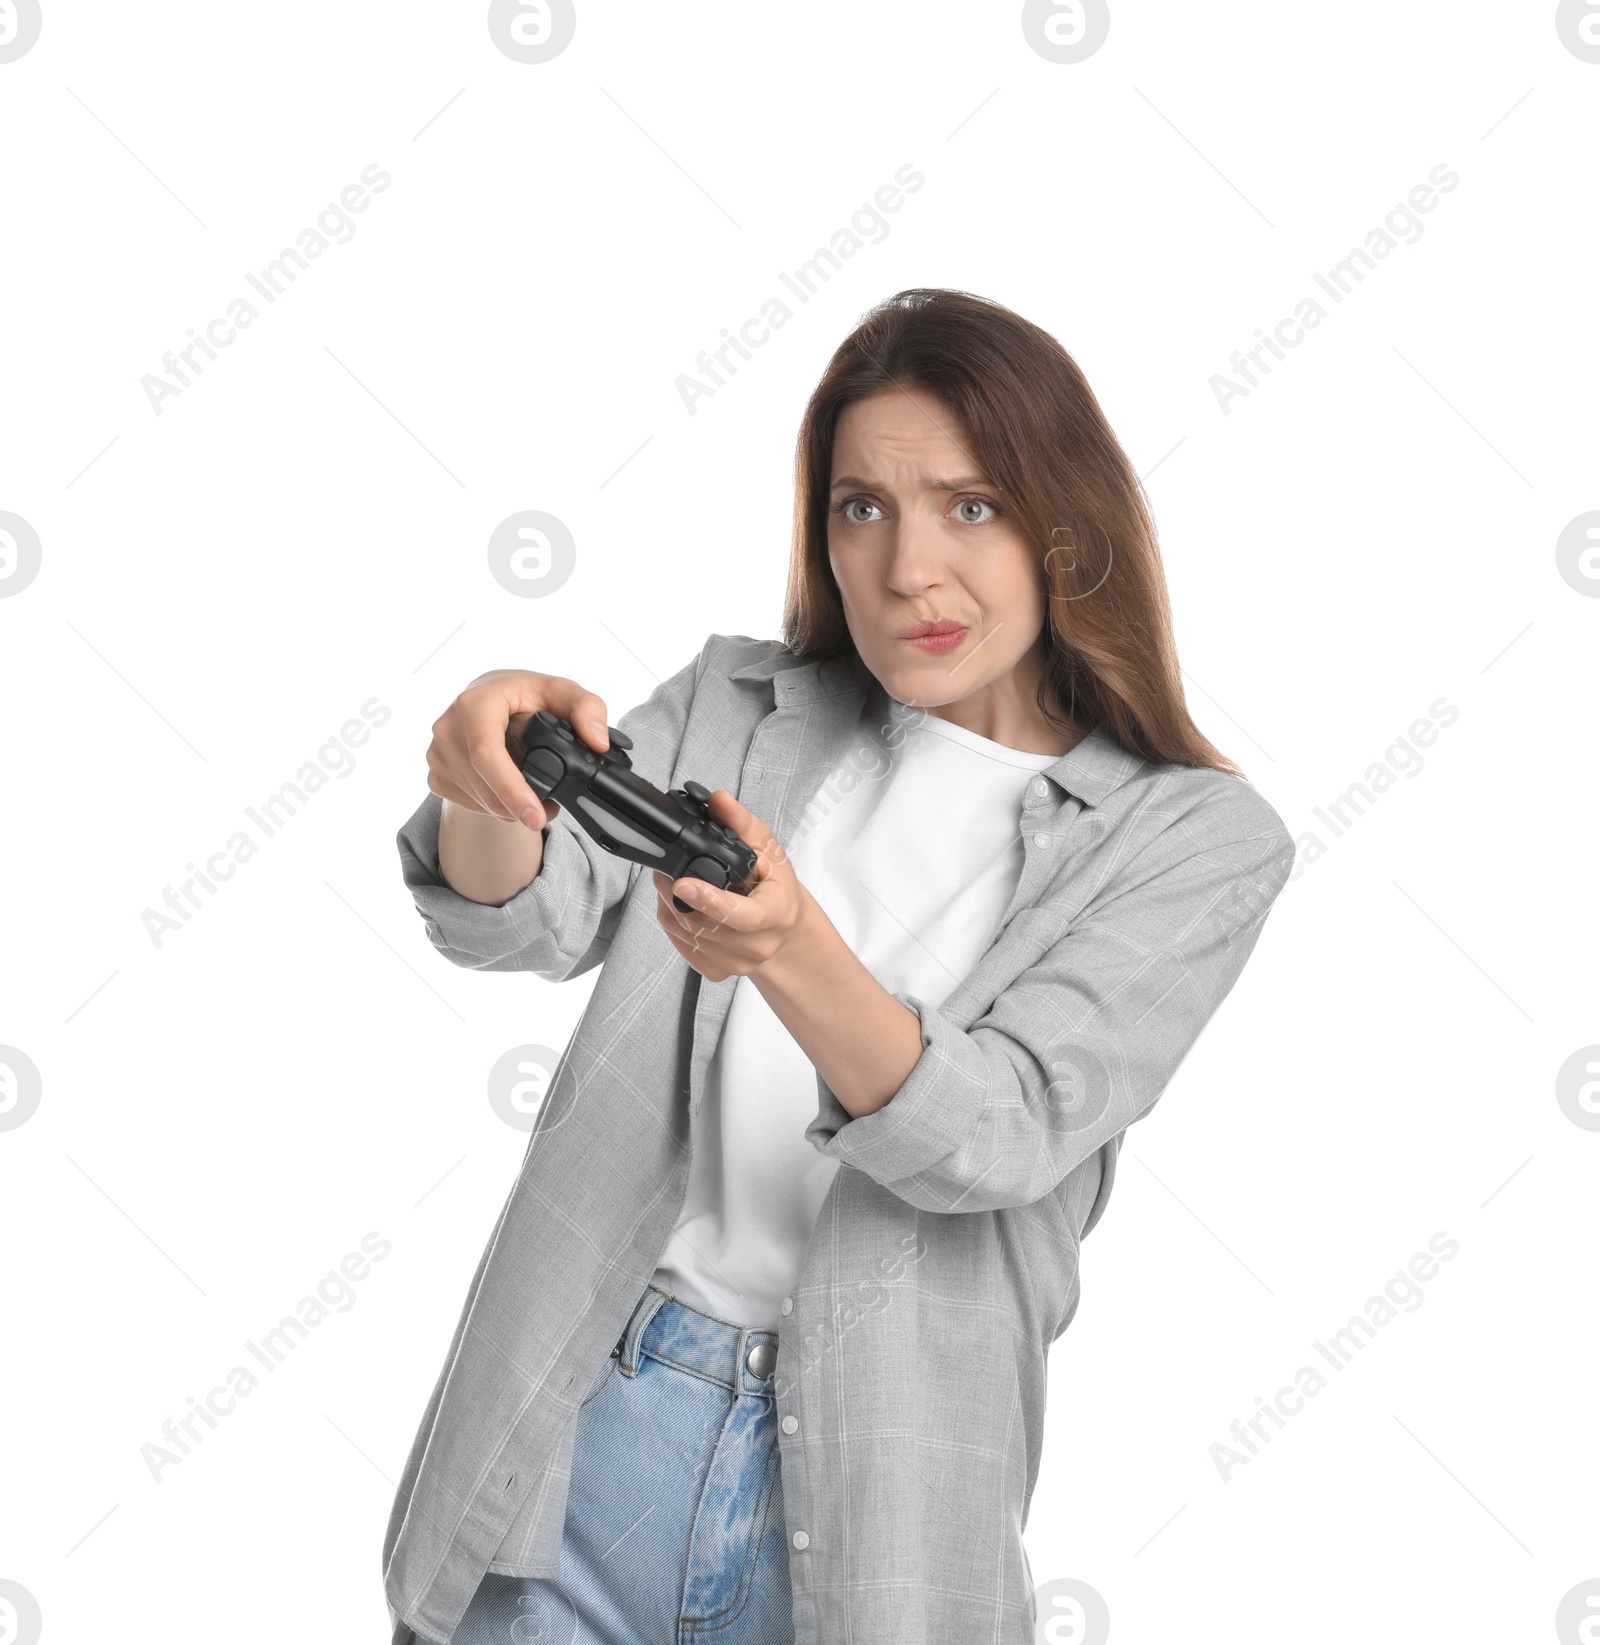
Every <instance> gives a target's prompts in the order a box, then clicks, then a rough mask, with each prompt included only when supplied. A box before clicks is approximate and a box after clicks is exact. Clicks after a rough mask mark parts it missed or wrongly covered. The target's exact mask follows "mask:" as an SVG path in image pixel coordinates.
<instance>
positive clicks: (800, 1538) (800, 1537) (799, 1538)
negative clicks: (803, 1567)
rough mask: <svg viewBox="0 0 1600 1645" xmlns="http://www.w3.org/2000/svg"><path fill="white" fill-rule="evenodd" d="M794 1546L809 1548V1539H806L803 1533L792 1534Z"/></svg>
mask: <svg viewBox="0 0 1600 1645" xmlns="http://www.w3.org/2000/svg"><path fill="white" fill-rule="evenodd" d="M794 1545H795V1547H797V1548H809V1547H810V1546H811V1538H810V1537H808V1536H807V1535H806V1534H805V1532H804V1531H796V1532H795V1534H794Z"/></svg>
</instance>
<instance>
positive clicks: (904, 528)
mask: <svg viewBox="0 0 1600 1645" xmlns="http://www.w3.org/2000/svg"><path fill="white" fill-rule="evenodd" d="M893 529H894V548H893V551H892V552H891V554H890V556H889V568H888V575H887V581H888V584H889V587H890V588H891V589H892V590H893V591H894V592H895V593H896V594H900V595H903V596H906V597H908V598H909V597H912V596H914V595H918V594H921V593H923V592H924V591H925V590H927V589H929V588H936V587H937V586H938V585H939V583H940V582H941V581H942V578H943V567H942V564H941V552H942V551H941V547H940V544H939V540H938V532H937V530H936V529H935V527H934V526H933V524H932V523H931V522H930V521H927V520H924V519H922V518H921V517H920V515H919V514H918V512H917V511H916V510H914V509H913V510H909V511H908V512H906V513H904V514H902V515H901V516H900V518H899V519H897V520H896V521H895V522H894V528H893Z"/></svg>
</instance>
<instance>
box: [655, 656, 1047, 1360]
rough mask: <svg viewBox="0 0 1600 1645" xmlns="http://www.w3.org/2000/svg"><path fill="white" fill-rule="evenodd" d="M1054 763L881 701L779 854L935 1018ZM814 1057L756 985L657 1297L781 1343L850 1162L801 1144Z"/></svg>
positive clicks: (884, 981)
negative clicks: (789, 1303) (816, 1232)
mask: <svg viewBox="0 0 1600 1645" xmlns="http://www.w3.org/2000/svg"><path fill="white" fill-rule="evenodd" d="M1058 757H1059V756H1057V755H1054V754H1026V753H1023V752H1021V751H1020V750H1018V749H1015V748H1006V747H1003V746H1002V745H1001V744H1000V743H996V742H990V741H989V739H988V738H987V737H980V736H977V735H976V734H975V733H973V732H971V731H967V730H965V729H963V728H962V727H961V726H958V725H952V724H951V723H950V722H949V721H948V720H944V719H940V718H939V717H938V716H937V715H934V714H929V713H927V712H925V711H923V710H918V709H910V708H907V707H905V705H903V704H900V703H896V702H893V701H892V700H891V699H890V698H889V697H888V695H887V693H886V692H884V691H883V690H882V688H881V687H879V688H876V689H874V690H872V691H869V692H868V694H867V702H866V707H865V709H864V711H863V714H862V719H861V725H860V728H859V729H858V731H857V734H856V738H855V741H854V743H853V744H852V746H851V749H850V752H849V753H848V754H847V755H846V756H845V758H844V759H843V760H842V761H841V762H840V764H839V765H838V766H837V767H836V768H835V770H834V772H833V774H832V775H831V776H830V777H829V778H828V780H827V781H826V782H825V783H823V785H822V787H821V788H820V789H819V790H818V792H817V794H816V795H815V796H814V798H813V799H812V802H811V804H810V805H809V806H808V807H807V810H806V813H805V816H804V817H803V818H802V820H801V822H800V824H799V826H798V827H797V829H796V830H795V836H794V838H792V839H790V840H789V841H787V842H785V847H786V849H787V851H788V854H789V858H790V861H791V862H792V863H793V865H794V870H795V873H796V874H797V875H798V876H799V879H800V883H801V884H802V885H804V886H805V887H806V889H807V890H808V891H809V892H810V893H811V895H812V896H813V897H815V898H816V900H817V902H818V903H819V904H820V905H821V907H822V910H823V912H824V913H825V914H826V915H827V916H828V918H829V919H830V920H832V921H833V924H834V926H835V927H836V928H837V929H838V932H839V934H840V936H841V937H843V938H844V940H845V942H846V944H848V946H849V947H850V949H851V951H852V952H853V953H854V954H855V955H856V957H857V958H858V959H859V960H860V961H861V963H862V964H863V965H864V966H865V967H866V968H867V970H868V971H870V972H871V973H872V975H873V976H874V977H875V978H876V979H877V981H878V982H879V983H880V984H881V985H882V986H883V987H884V988H886V989H887V990H889V992H890V993H896V992H898V993H909V994H914V995H915V996H916V997H917V998H918V999H920V1000H922V1001H923V1002H924V1003H925V1004H927V1005H929V1006H930V1007H931V1006H937V1005H939V1004H941V1003H942V1002H943V1001H944V1000H945V999H946V998H947V997H948V996H949V995H950V994H951V993H952V992H954V990H955V987H956V985H957V983H959V982H960V981H961V979H962V978H963V977H965V976H966V975H967V973H968V972H969V971H971V970H972V969H973V967H974V966H975V965H976V964H977V962H978V960H979V959H980V958H981V957H982V955H983V953H984V950H985V949H987V948H988V946H989V944H990V942H991V940H992V939H993V937H994V936H995V931H996V927H997V926H998V925H999V923H1000V917H1001V916H1002V915H1003V914H1004V913H1005V911H1006V905H1007V904H1008V903H1009V902H1010V900H1011V896H1012V893H1013V892H1014V891H1015V889H1016V885H1017V880H1018V878H1019V877H1020V875H1021V873H1022V863H1023V854H1024V847H1023V843H1022V835H1021V832H1020V819H1021V815H1022V802H1023V797H1024V791H1025V790H1026V788H1027V785H1028V782H1029V780H1030V779H1031V778H1032V776H1033V774H1034V773H1035V772H1037V771H1041V770H1043V769H1044V768H1045V767H1046V766H1050V765H1053V764H1054V763H1055V762H1056V760H1057V758H1058ZM816 1114H817V1076H816V1070H815V1069H814V1068H813V1067H812V1065H811V1062H810V1059H809V1058H808V1057H807V1056H806V1054H805V1052H804V1051H802V1050H801V1049H800V1047H799V1046H798V1045H797V1044H796V1043H795V1041H794V1039H793V1038H792V1036H791V1035H790V1033H789V1031H788V1029H787V1028H785V1027H784V1025H783V1023H782V1022H781V1021H780V1020H779V1018H778V1017H777V1016H776V1015H774V1013H773V1011H772V1009H771V1007H770V1006H769V1005H768V1004H767V1002H766V1001H765V1000H764V999H763V998H762V997H761V993H760V990H759V989H757V988H756V987H755V985H754V984H753V983H752V982H751V981H750V979H749V978H748V977H741V978H739V980H738V981H737V983H736V984H735V985H734V990H733V999H732V1002H731V1004H730V1006H729V1010H728V1015H727V1020H726V1022H725V1024H724V1026H723V1030H722V1037H721V1039H720V1040H719V1042H718V1045H717V1050H716V1053H715V1055H714V1056H713V1057H712V1059H711V1062H710V1065H709V1067H708V1068H707V1072H706V1086H705V1090H704V1092H703V1094H702V1097H701V1103H700V1107H699V1108H698V1109H697V1110H696V1112H695V1115H694V1119H693V1122H692V1126H691V1132H692V1146H693V1159H692V1163H691V1166H690V1172H689V1186H688V1191H687V1194H686V1197H685V1199H684V1204H683V1210H682V1212H681V1213H680V1215H679V1218H678V1224H677V1227H676V1229H675V1230H674V1232H673V1234H672V1236H671V1238H670V1239H669V1240H668V1242H667V1245H666V1247H665V1249H664V1250H663V1252H662V1255H661V1260H660V1262H659V1264H658V1266H657V1268H656V1271H655V1274H654V1276H653V1279H652V1283H653V1284H655V1285H657V1286H659V1287H660V1288H661V1289H662V1290H664V1291H668V1292H670V1293H671V1294H672V1295H673V1296H675V1297H678V1298H679V1299H681V1300H682V1301H684V1302H686V1303H688V1304H689V1306H690V1307H691V1308H698V1309H700V1310H701V1311H702V1312H703V1313H708V1314H713V1315H715V1316H716V1317H717V1318H719V1319H724V1320H729V1321H731V1322H732V1323H734V1324H736V1325H746V1326H754V1327H756V1328H758V1329H762V1330H773V1331H775V1330H777V1329H778V1328H779V1322H780V1317H781V1315H780V1304H781V1302H782V1300H783V1298H784V1297H786V1296H788V1295H789V1294H790V1293H791V1291H792V1290H793V1287H794V1282H795V1280H796V1279H797V1278H798V1276H799V1273H800V1265H801V1261H802V1258H803V1257H804V1255H805V1248H806V1244H807V1242H808V1241H809V1239H810V1237H811V1230H812V1226H813V1225H814V1223H815V1222H816V1218H817V1212H818V1211H819V1210H820V1209H821V1206H822V1201H823V1199H824V1197H825V1196H826V1194H827V1192H828V1185H829V1184H830V1183H831V1182H832V1180H833V1174H834V1172H835V1171H837V1170H838V1168H839V1167H838V1162H837V1161H835V1160H831V1159H829V1158H827V1157H826V1155H824V1154H821V1153H819V1152H818V1151H817V1149H816V1148H814V1147H813V1146H812V1144H811V1143H809V1142H808V1141H806V1138H805V1129H806V1127H807V1126H808V1125H809V1124H810V1123H811V1121H812V1120H813V1119H815V1118H816Z"/></svg>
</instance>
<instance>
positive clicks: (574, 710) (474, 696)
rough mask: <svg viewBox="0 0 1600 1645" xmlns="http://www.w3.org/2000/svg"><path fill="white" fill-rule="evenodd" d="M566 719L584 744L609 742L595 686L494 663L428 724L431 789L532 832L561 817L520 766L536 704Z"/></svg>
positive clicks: (600, 745) (466, 807) (602, 704)
mask: <svg viewBox="0 0 1600 1645" xmlns="http://www.w3.org/2000/svg"><path fill="white" fill-rule="evenodd" d="M541 708H544V709H548V710H549V711H550V712H551V713H552V714H554V715H556V716H557V717H558V718H560V719H563V720H567V721H569V722H570V723H571V725H572V728H573V730H574V731H576V732H577V733H578V735H579V736H580V737H582V738H583V740H584V741H585V742H586V743H588V744H589V746H590V747H591V748H593V749H595V750H596V751H597V752H598V751H603V750H604V749H605V748H607V747H609V746H610V737H609V733H608V729H607V725H606V705H605V702H604V700H603V699H602V698H600V697H598V696H596V695H595V693H594V692H592V691H585V690H584V688H583V687H582V686H581V685H579V684H577V683H576V681H573V680H566V679H562V678H561V677H560V676H559V675H557V674H533V673H530V672H528V671H527V670H525V669H519V668H497V669H493V670H491V671H490V672H489V673H487V674H480V675H479V676H478V677H477V679H475V680H474V681H473V682H472V684H471V685H469V686H468V687H467V688H466V690H465V691H463V692H462V693H461V695H460V696H459V697H457V698H456V700H455V701H454V702H453V703H451V705H450V706H449V707H448V708H447V709H446V710H445V711H444V713H443V714H441V715H440V716H439V718H438V719H437V720H435V721H434V722H433V741H432V742H431V743H430V744H429V745H428V787H429V788H430V789H432V790H433V792H434V793H435V794H438V795H440V796H441V797H442V798H444V799H446V800H448V801H450V802H451V804H453V805H458V806H460V807H462V808H463V809H464V810H467V811H476V812H478V813H480V814H481V815H483V816H486V817H494V818H497V819H498V820H499V821H501V822H520V823H522V824H523V825H524V826H525V827H527V828H531V829H532V830H534V832H536V833H537V832H538V831H539V830H540V829H542V828H543V827H544V825H545V823H546V822H547V821H548V820H549V819H550V818H551V817H553V816H556V815H558V814H559V812H560V810H561V807H560V806H559V805H557V804H556V802H555V801H554V800H541V799H540V798H539V796H538V794H537V793H536V792H535V791H534V790H533V788H532V787H530V786H529V784H528V781H527V779H526V778H525V777H524V776H523V775H522V772H521V771H520V770H519V769H518V760H517V758H516V752H517V751H518V750H519V749H520V739H521V734H522V730H523V727H524V726H526V725H527V723H528V721H529V720H530V719H531V718H532V717H533V715H534V714H535V713H537V712H538V710H539V709H541Z"/></svg>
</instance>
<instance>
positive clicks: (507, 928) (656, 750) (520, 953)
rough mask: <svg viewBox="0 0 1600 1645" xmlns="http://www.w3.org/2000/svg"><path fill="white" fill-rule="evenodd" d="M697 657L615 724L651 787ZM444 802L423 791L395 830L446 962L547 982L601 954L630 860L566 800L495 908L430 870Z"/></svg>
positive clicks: (680, 728) (665, 761)
mask: <svg viewBox="0 0 1600 1645" xmlns="http://www.w3.org/2000/svg"><path fill="white" fill-rule="evenodd" d="M704 657H705V652H704V651H702V652H701V654H700V656H699V657H697V658H695V659H694V660H693V661H692V662H689V663H686V664H685V665H684V666H683V667H682V668H681V669H679V670H678V672H677V673H676V674H674V675H673V676H672V678H671V679H669V680H666V681H664V682H663V683H662V684H661V685H659V686H657V687H656V689H655V690H654V691H653V692H652V693H651V694H650V696H649V697H648V698H647V699H646V700H645V701H644V702H643V703H641V704H640V705H639V706H638V707H637V708H633V709H630V710H629V711H628V712H627V713H626V714H624V715H623V716H622V718H621V719H620V720H618V721H617V722H616V725H617V729H618V730H620V731H622V732H624V733H626V735H627V736H628V737H630V738H631V739H632V741H633V749H632V753H631V755H630V758H631V759H632V761H633V768H634V770H635V771H637V772H638V773H639V774H640V775H641V776H643V777H645V778H646V779H647V780H648V781H650V782H652V783H654V784H656V786H657V787H665V786H666V784H667V783H668V782H669V781H670V777H671V772H672V768H673V765H674V764H675V762H676V759H677V755H678V750H679V749H680V748H681V747H682V745H683V734H684V727H685V725H686V724H687V722H688V717H689V705H690V703H691V701H692V700H693V697H694V689H695V682H696V680H697V678H698V676H699V669H700V666H701V663H702V661H703V659H704ZM443 809H444V801H443V800H442V799H441V798H440V797H439V795H437V794H429V795H428V797H427V798H426V799H425V800H424V801H423V802H422V804H421V805H419V806H418V807H417V809H416V811H415V812H413V813H412V815H411V817H410V818H409V819H408V820H407V821H406V823H405V825H404V826H403V827H402V828H401V830H400V832H399V834H398V835H397V836H396V841H395V843H396V845H397V846H398V847H399V851H400V865H401V873H402V875H403V877H404V880H405V883H406V886H407V888H408V889H409V890H410V892H411V899H412V901H413V902H414V903H415V904H416V909H417V913H418V914H419V915H421V917H422V922H423V927H424V929H425V930H426V932H427V935H428V940H429V941H430V942H431V943H432V944H433V946H434V947H435V948H436V949H438V951H439V952H440V953H441V954H443V955H444V957H445V958H446V959H447V960H449V961H450V962H451V963H452V964H454V965H460V966H465V967H467V968H469V969H471V970H475V971H532V972H533V973H535V974H536V975H537V976H541V977H543V978H545V979H546V981H549V982H564V981H565V980H566V979H567V978H569V977H577V976H581V975H582V974H583V973H584V972H585V971H588V970H589V969H591V968H592V967H593V966H596V965H598V964H599V963H600V962H601V961H602V960H603V959H604V958H605V956H606V951H607V949H608V948H609V947H610V946H611V939H612V937H613V936H614V935H615V932H616V927H617V922H618V920H619V919H620V918H621V915H622V905H623V900H624V898H625V896H626V894H627V891H628V887H629V885H630V884H631V883H632V877H633V875H634V874H635V873H636V872H637V869H636V867H635V865H634V864H632V863H630V862H628V861H626V860H625V859H623V858H620V857H614V856H612V855H611V854H610V852H608V851H604V850H602V849H601V847H600V846H599V845H597V844H596V843H595V841H594V840H592V839H591V838H590V837H589V835H588V834H586V833H585V832H584V831H583V830H582V829H581V828H580V827H579V826H578V825H577V824H576V823H575V822H573V821H572V820H571V817H570V815H569V814H568V812H567V810H566V808H565V807H563V809H562V811H561V813H560V815H559V816H557V817H555V818H554V819H552V820H551V821H550V822H549V823H547V824H546V825H545V829H544V859H543V862H542V863H541V865H540V868H539V872H538V874H537V875H536V876H535V878H534V880H533V882H532V883H531V884H530V885H527V886H524V887H523V889H522V890H521V891H519V892H518V893H517V894H516V895H515V896H514V897H512V898H510V899H509V900H508V901H507V902H505V903H503V904H501V905H499V906H495V905H494V904H490V903H480V902H473V901H472V900H471V898H469V897H463V896H461V895H460V893H459V892H456V891H453V890H452V889H451V888H450V887H449V885H447V884H446V883H445V880H444V876H443V874H442V873H441V872H440V869H439V818H440V816H441V814H442V812H443Z"/></svg>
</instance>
